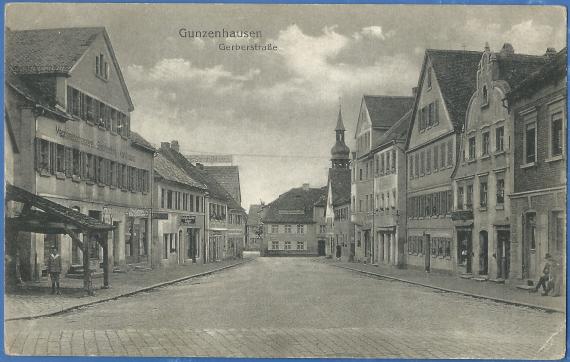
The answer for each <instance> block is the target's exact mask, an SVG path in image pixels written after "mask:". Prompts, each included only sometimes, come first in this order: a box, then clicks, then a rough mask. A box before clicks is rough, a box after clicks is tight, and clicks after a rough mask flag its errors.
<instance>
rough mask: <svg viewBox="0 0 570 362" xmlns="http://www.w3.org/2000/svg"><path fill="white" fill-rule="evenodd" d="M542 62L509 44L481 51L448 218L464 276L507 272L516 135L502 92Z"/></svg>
mask: <svg viewBox="0 0 570 362" xmlns="http://www.w3.org/2000/svg"><path fill="white" fill-rule="evenodd" d="M545 61H546V59H545V57H543V56H533V55H524V54H516V53H515V52H514V50H513V48H512V46H511V45H510V44H505V45H504V46H503V48H502V49H501V51H500V52H491V50H490V49H489V46H488V45H486V46H485V50H484V51H483V54H482V55H481V58H480V61H479V64H478V67H477V70H476V77H477V78H476V89H475V91H474V92H473V95H472V96H471V99H470V101H469V103H468V105H467V112H466V118H465V123H464V125H463V127H462V132H461V134H460V138H459V155H460V157H459V158H458V162H457V167H456V169H455V170H454V172H453V173H452V178H453V193H454V200H455V202H454V211H453V213H452V214H451V218H452V220H454V223H455V225H456V230H455V231H456V233H455V234H456V235H457V237H458V239H457V242H458V250H457V254H456V256H457V258H458V268H459V271H460V272H461V273H463V274H474V275H476V276H477V277H479V278H490V279H495V280H504V279H506V278H508V276H509V265H510V263H511V258H510V250H511V235H510V228H511V220H512V214H511V206H512V205H511V200H510V199H509V197H508V196H507V195H510V194H511V193H512V192H513V167H512V163H511V162H510V159H511V154H512V150H513V145H512V140H514V139H515V135H514V133H513V125H512V123H511V122H510V120H509V114H508V104H507V103H506V99H505V96H506V95H507V94H508V93H509V92H510V90H511V89H514V88H516V87H517V86H518V85H519V83H520V82H521V81H522V80H523V79H524V78H525V77H526V76H527V75H528V74H530V73H532V72H533V71H535V70H537V69H538V68H540V67H541V66H543V65H544V63H545ZM434 163H435V161H434Z"/></svg>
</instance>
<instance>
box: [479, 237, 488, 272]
mask: <svg viewBox="0 0 570 362" xmlns="http://www.w3.org/2000/svg"><path fill="white" fill-rule="evenodd" d="M488 246H489V235H488V234H487V231H485V230H483V231H481V232H480V233H479V274H480V275H487V273H488V270H489V268H488V266H489V250H488Z"/></svg>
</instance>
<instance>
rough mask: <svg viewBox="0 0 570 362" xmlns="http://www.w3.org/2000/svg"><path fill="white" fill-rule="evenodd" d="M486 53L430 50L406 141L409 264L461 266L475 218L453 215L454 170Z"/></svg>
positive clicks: (440, 267)
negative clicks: (454, 218)
mask: <svg viewBox="0 0 570 362" xmlns="http://www.w3.org/2000/svg"><path fill="white" fill-rule="evenodd" d="M481 56H482V52H474V51H457V50H433V49H428V50H426V52H425V56H424V61H423V64H422V68H421V72H420V77H419V81H418V91H417V96H416V99H415V103H414V107H413V111H412V120H411V123H410V127H409V130H408V137H407V145H406V157H407V169H408V172H407V178H408V181H407V184H408V187H407V199H408V201H407V208H406V209H407V215H406V216H407V243H406V247H405V250H406V252H407V256H406V257H407V261H406V264H407V266H411V267H417V268H422V269H425V270H426V271H430V270H432V269H436V270H441V271H448V272H452V271H457V270H461V267H462V264H461V263H462V260H464V259H462V257H463V256H464V255H463V253H464V251H463V250H465V249H464V247H463V246H462V245H464V243H465V240H468V239H469V238H470V236H469V235H468V232H469V228H470V227H471V223H469V222H464V223H463V224H460V223H459V222H456V223H454V222H453V221H452V219H451V213H452V211H453V202H454V200H453V191H452V178H451V176H452V173H453V170H454V167H456V164H457V155H458V149H459V139H460V135H461V131H462V127H463V124H464V121H465V115H466V113H467V107H468V104H469V101H470V99H471V97H472V96H473V93H474V92H475V90H476V89H477V70H478V67H479V62H480V60H481ZM457 240H459V242H458V243H457V242H456V241H457ZM463 268H464V267H463Z"/></svg>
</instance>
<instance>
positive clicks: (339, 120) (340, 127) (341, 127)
mask: <svg viewBox="0 0 570 362" xmlns="http://www.w3.org/2000/svg"><path fill="white" fill-rule="evenodd" d="M334 130H335V131H344V130H345V129H344V123H343V122H342V109H341V108H340V107H339V108H338V118H337V120H336V127H335V129H334Z"/></svg>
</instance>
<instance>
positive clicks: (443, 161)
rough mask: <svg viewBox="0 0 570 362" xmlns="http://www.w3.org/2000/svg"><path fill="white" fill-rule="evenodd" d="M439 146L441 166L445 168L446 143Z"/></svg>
mask: <svg viewBox="0 0 570 362" xmlns="http://www.w3.org/2000/svg"><path fill="white" fill-rule="evenodd" d="M439 148H440V149H439V150H440V152H439V153H440V158H439V168H440V169H442V170H443V169H444V168H445V143H442V144H440V145H439Z"/></svg>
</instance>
